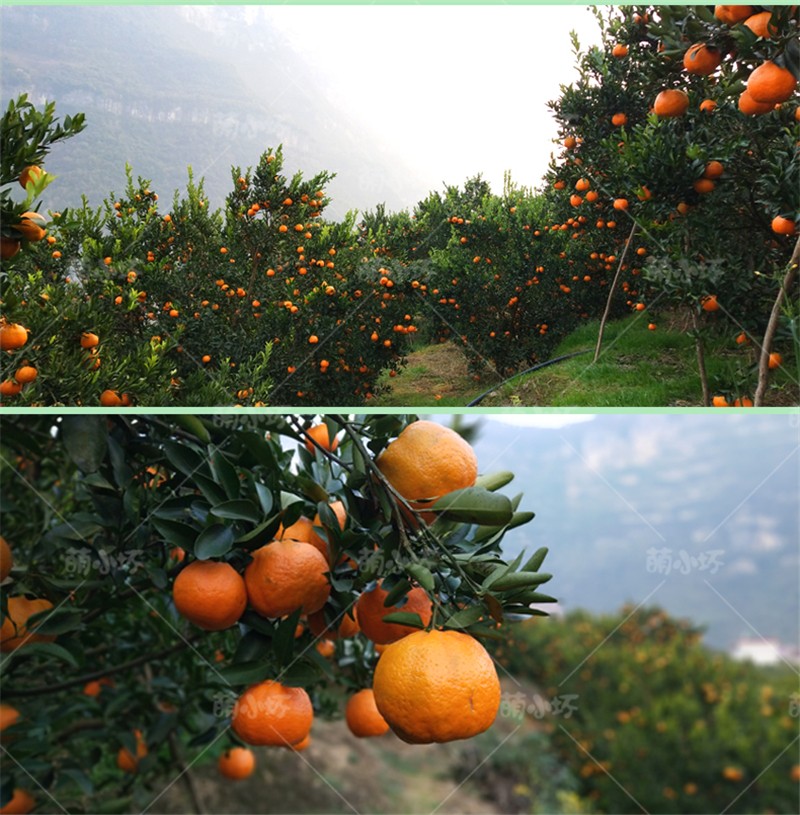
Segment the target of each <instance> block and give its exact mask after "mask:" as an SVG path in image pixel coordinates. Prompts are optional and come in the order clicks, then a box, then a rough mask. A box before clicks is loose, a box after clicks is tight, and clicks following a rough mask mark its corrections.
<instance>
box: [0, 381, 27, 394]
mask: <svg viewBox="0 0 800 815" xmlns="http://www.w3.org/2000/svg"><path fill="white" fill-rule="evenodd" d="M21 391H22V385H20V384H19V382H15V381H14V380H13V379H4V380H3V381H2V382H0V396H17V395H18V394H19V393H20V392H21Z"/></svg>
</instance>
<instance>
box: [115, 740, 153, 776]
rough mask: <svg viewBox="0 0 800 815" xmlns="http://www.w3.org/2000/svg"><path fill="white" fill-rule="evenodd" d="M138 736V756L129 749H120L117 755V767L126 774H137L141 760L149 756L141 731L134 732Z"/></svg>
mask: <svg viewBox="0 0 800 815" xmlns="http://www.w3.org/2000/svg"><path fill="white" fill-rule="evenodd" d="M133 734H134V736H136V755H134V754H133V753H131V751H130V750H129V749H128V748H127V747H120V748H119V752H118V753H117V767H119V769H120V770H122V771H123V772H126V773H135V772H136V771H137V770H138V769H139V760H140V759H142V758H144V757H145V756H146V755H147V744H145V741H144V739H143V738H142V731H141V730H134V731H133Z"/></svg>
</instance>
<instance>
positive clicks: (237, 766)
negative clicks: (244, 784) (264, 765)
mask: <svg viewBox="0 0 800 815" xmlns="http://www.w3.org/2000/svg"><path fill="white" fill-rule="evenodd" d="M255 767H256V756H255V753H254V752H253V751H252V750H250V749H248V748H247V747H231V749H230V750H226V751H225V752H224V753H223V754H222V755H221V756H220V757H219V761H218V762H217V768H218V769H219V771H220V774H221V775H224V776H225V778H231V779H233V780H234V781H240V780H241V779H242V778H247V777H248V776H249V775H252V773H253V770H254V769H255Z"/></svg>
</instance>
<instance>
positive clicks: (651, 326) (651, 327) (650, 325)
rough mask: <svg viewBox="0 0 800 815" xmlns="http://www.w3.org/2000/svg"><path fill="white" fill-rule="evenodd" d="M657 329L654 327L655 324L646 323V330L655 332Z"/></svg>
mask: <svg viewBox="0 0 800 815" xmlns="http://www.w3.org/2000/svg"><path fill="white" fill-rule="evenodd" d="M657 327H658V326H656V324H655V323H648V325H647V330H648V331H655V330H656V328H657Z"/></svg>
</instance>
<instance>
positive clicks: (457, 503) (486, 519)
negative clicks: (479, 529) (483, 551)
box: [432, 487, 514, 525]
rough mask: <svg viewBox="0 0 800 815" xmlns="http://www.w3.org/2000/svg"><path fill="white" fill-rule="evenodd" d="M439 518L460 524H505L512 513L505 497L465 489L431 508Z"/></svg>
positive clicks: (477, 489)
mask: <svg viewBox="0 0 800 815" xmlns="http://www.w3.org/2000/svg"><path fill="white" fill-rule="evenodd" d="M432 509H433V511H434V512H437V513H439V517H444V518H446V519H447V520H450V521H460V522H462V523H470V524H481V525H487V524H489V525H492V524H494V525H497V524H507V523H508V522H509V521H510V520H511V518H512V516H513V514H514V511H513V509H512V507H511V502H510V501H509V500H508V498H507V497H506V496H505V495H499V494H498V493H495V492H489V490H486V489H483V488H482V487H467V488H466V489H463V490H456V491H455V492H451V493H449V494H448V495H445V496H444V497H442V498H440V499H439V500H438V501H437V502H436V503H435V504H434V505H433V507H432Z"/></svg>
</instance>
